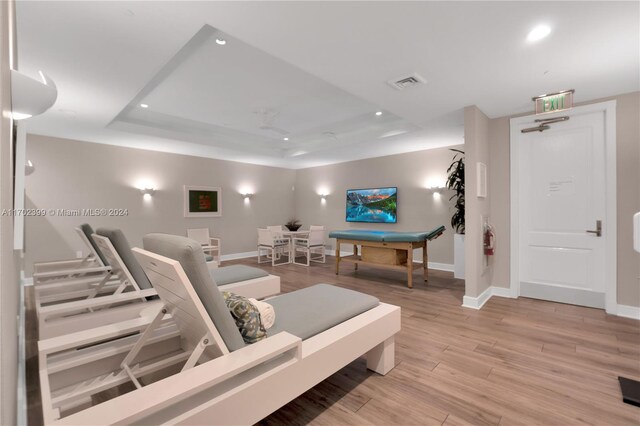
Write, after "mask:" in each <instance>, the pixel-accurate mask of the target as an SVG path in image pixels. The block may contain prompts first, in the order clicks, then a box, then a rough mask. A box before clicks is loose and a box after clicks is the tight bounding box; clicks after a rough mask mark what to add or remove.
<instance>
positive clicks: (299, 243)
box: [293, 225, 327, 266]
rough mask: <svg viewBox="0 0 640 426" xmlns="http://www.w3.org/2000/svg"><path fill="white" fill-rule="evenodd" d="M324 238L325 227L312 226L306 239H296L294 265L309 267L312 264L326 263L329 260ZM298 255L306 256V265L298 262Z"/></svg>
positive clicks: (294, 241) (294, 243) (294, 240)
mask: <svg viewBox="0 0 640 426" xmlns="http://www.w3.org/2000/svg"><path fill="white" fill-rule="evenodd" d="M324 236H325V230H324V226H317V225H311V226H310V227H309V235H308V236H307V237H306V238H304V237H294V238H293V263H295V264H296V265H304V266H309V265H310V263H311V262H318V263H325V262H326V259H327V258H326V252H325V246H324ZM298 253H302V254H303V255H304V257H305V260H306V263H300V262H296V257H297V256H298ZM314 255H315V256H314Z"/></svg>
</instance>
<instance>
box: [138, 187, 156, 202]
mask: <svg viewBox="0 0 640 426" xmlns="http://www.w3.org/2000/svg"><path fill="white" fill-rule="evenodd" d="M140 192H141V193H142V196H143V197H144V198H145V199H149V198H151V196H152V195H153V194H155V193H156V190H155V189H154V188H144V189H141V190H140Z"/></svg>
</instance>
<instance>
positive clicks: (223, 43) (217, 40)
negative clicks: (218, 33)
mask: <svg viewBox="0 0 640 426" xmlns="http://www.w3.org/2000/svg"><path fill="white" fill-rule="evenodd" d="M216 43H218V44H219V45H220V46H224V45H225V44H227V40H225V39H223V38H217V39H216Z"/></svg>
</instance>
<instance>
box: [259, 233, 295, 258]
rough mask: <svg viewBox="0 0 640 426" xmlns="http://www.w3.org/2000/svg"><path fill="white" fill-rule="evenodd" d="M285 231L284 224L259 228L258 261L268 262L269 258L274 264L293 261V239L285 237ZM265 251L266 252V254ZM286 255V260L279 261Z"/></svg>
mask: <svg viewBox="0 0 640 426" xmlns="http://www.w3.org/2000/svg"><path fill="white" fill-rule="evenodd" d="M283 232H284V231H283V229H282V226H267V227H266V228H258V263H266V262H268V261H269V260H271V265H272V266H277V265H285V264H288V263H291V250H290V245H291V240H290V239H289V238H287V237H285V236H284V234H283ZM263 253H266V254H265V256H263V255H262V254H263ZM285 256H286V261H284V262H278V261H279V260H280V259H282V258H285ZM263 259H266V260H263ZM276 262H278V263H276Z"/></svg>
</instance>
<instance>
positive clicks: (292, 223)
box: [284, 219, 302, 232]
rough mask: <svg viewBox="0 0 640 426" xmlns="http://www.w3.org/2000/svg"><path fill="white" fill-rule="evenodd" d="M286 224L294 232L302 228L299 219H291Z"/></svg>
mask: <svg viewBox="0 0 640 426" xmlns="http://www.w3.org/2000/svg"><path fill="white" fill-rule="evenodd" d="M284 226H285V227H286V228H287V229H288V230H289V231H292V232H295V231H297V230H298V229H300V227H301V226H302V224H301V223H300V221H299V220H298V219H291V220H290V221H289V222H287V223H285V224H284Z"/></svg>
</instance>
